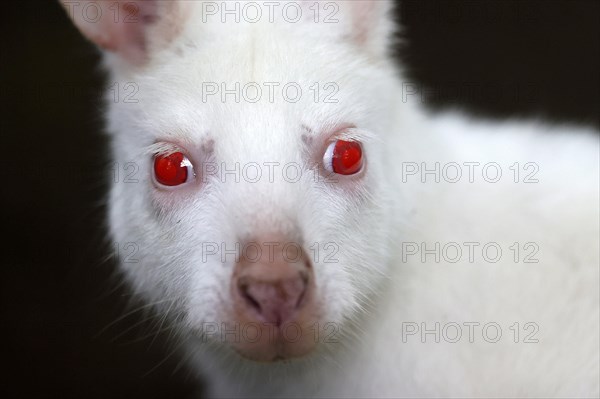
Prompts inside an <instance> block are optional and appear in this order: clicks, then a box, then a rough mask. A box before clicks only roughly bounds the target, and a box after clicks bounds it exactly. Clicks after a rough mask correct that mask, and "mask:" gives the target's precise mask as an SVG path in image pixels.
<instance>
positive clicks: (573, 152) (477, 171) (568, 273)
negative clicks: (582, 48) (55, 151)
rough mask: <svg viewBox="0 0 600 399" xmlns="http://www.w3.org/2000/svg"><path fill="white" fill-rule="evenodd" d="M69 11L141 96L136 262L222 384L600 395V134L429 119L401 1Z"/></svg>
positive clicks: (125, 128) (228, 388)
mask: <svg viewBox="0 0 600 399" xmlns="http://www.w3.org/2000/svg"><path fill="white" fill-rule="evenodd" d="M62 4H63V5H64V7H65V9H66V10H67V12H68V14H69V16H70V17H71V18H72V20H73V21H74V23H75V25H76V26H77V27H78V28H79V30H80V31H81V32H82V33H83V34H84V35H85V36H86V37H87V38H88V39H90V40H91V41H92V42H94V43H95V44H96V45H98V46H99V48H101V49H102V52H103V65H104V67H105V69H106V70H107V71H108V73H109V81H110V82H118V84H119V85H120V86H125V85H129V86H128V87H130V88H131V90H132V94H134V95H132V96H131V100H132V101H114V100H113V99H112V96H113V95H114V93H113V92H112V90H110V91H108V93H107V96H108V97H110V99H108V100H107V102H106V104H107V109H106V121H107V123H106V130H107V131H108V133H109V134H110V137H111V140H112V146H111V148H112V157H113V160H114V161H115V162H117V163H118V165H121V167H125V166H128V167H129V166H132V169H131V170H132V171H133V172H135V183H134V184H131V182H125V181H123V179H120V180H119V181H116V182H115V183H114V184H113V185H112V188H111V190H110V196H109V214H108V221H109V223H108V225H109V230H110V235H111V239H112V240H114V241H115V242H117V243H120V244H122V245H124V244H126V243H134V244H135V246H136V249H137V253H136V259H137V260H139V262H135V263H132V262H128V261H127V259H122V261H121V262H120V269H121V270H122V272H123V274H124V276H125V278H126V280H127V281H128V282H129V283H130V286H131V288H132V290H133V291H135V292H136V293H138V294H139V295H140V296H141V297H142V298H143V299H144V300H146V301H148V303H149V304H153V306H154V307H155V309H156V311H157V312H159V313H160V314H163V315H165V317H166V318H168V320H169V323H172V324H173V325H174V326H176V329H177V332H178V334H177V336H176V337H173V339H177V340H179V341H180V342H181V347H182V349H181V356H183V357H185V358H187V361H188V363H189V364H190V367H191V369H192V370H194V372H197V375H198V377H199V379H202V380H203V381H204V382H205V384H206V387H207V392H206V394H207V395H209V396H211V397H234V396H240V397H265V396H281V397H413V396H419V397H443V396H452V397H498V396H509V397H516V396H532V397H551V396H552V397H574V396H577V397H598V395H600V389H599V379H598V376H599V373H600V369H599V356H600V353H599V350H600V349H599V340H598V337H599V336H600V331H599V313H600V312H599V306H600V305H599V303H600V297H599V264H600V259H599V252H600V251H599V238H600V231H599V217H600V214H599V202H600V201H599V153H600V145H599V134H598V131H597V130H595V129H594V128H591V127H586V126H576V125H568V124H563V125H560V126H557V125H550V124H547V123H544V122H542V121H526V120H509V121H506V122H491V121H489V122H487V121H483V120H479V119H474V118H470V117H468V116H466V115H462V114H461V113H460V112H454V111H453V112H445V113H439V114H437V115H436V114H430V113H428V112H427V111H426V110H425V107H424V106H423V104H422V102H421V101H419V98H418V97H417V96H414V95H409V94H410V93H411V91H410V90H409V89H408V85H407V84H406V83H407V81H406V79H405V78H404V75H403V73H402V70H401V68H398V66H397V65H396V62H395V61H394V60H393V58H392V56H391V55H390V48H391V44H392V41H393V37H394V31H395V29H396V27H395V24H394V23H393V20H392V17H391V14H390V12H391V8H392V7H393V3H392V2H391V1H386V0H377V1H326V2H325V1H324V2H318V1H301V0H297V1H295V2H294V1H273V2H262V1H259V2H244V1H227V2H210V1H151V0H147V1H129V2H116V1H98V2H94V1H77V2H71V1H66V0H62ZM133 172H132V173H133Z"/></svg>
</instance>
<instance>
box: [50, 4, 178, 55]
mask: <svg viewBox="0 0 600 399" xmlns="http://www.w3.org/2000/svg"><path fill="white" fill-rule="evenodd" d="M60 2H61V4H62V5H63V7H64V8H65V9H66V11H67V14H68V15H69V17H70V18H71V20H73V22H74V23H75V26H77V28H78V29H79V30H80V31H81V33H82V34H83V35H84V36H85V37H86V38H88V39H89V40H91V41H92V42H94V43H95V44H96V45H97V46H98V47H100V48H102V49H104V50H107V51H110V52H114V53H116V54H117V55H119V56H120V57H122V58H123V59H125V60H126V61H128V62H130V63H131V64H134V65H141V64H143V63H144V62H145V61H146V60H147V59H148V56H149V53H150V51H151V50H153V49H155V48H157V47H160V46H164V45H166V44H167V43H168V42H170V41H171V40H172V39H173V38H175V36H176V35H177V33H178V32H179V30H180V29H181V26H182V25H183V19H184V18H185V13H184V10H182V8H183V4H182V3H185V2H180V1H176V0H170V1H158V0H137V1H131V0H129V1H91V0H83V1H82V0H79V1H69V0H60ZM155 31H156V33H153V32H155Z"/></svg>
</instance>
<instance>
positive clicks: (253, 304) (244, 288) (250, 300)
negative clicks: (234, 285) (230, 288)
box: [238, 283, 261, 313]
mask: <svg viewBox="0 0 600 399" xmlns="http://www.w3.org/2000/svg"><path fill="white" fill-rule="evenodd" d="M238 289H239V291H240V294H241V296H242V298H244V300H245V301H246V303H248V304H249V305H250V306H251V307H253V308H254V309H256V311H258V312H259V313H260V311H261V307H260V303H258V301H257V300H256V299H254V298H253V297H252V295H250V293H249V292H248V283H240V284H239V285H238Z"/></svg>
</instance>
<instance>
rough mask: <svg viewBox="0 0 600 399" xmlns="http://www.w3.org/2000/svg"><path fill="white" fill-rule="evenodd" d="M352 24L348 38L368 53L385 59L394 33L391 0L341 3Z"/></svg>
mask: <svg viewBox="0 0 600 399" xmlns="http://www.w3.org/2000/svg"><path fill="white" fill-rule="evenodd" d="M342 3H343V6H344V7H345V8H346V12H347V13H348V14H349V15H350V20H351V22H352V24H351V28H350V37H351V38H352V40H354V41H355V42H356V43H357V44H358V45H360V46H362V47H363V48H365V49H366V50H367V51H368V52H370V53H372V54H374V55H377V56H381V57H385V56H387V55H388V54H389V50H390V47H391V44H392V40H393V36H394V33H395V23H394V18H393V11H394V10H393V1H392V0H345V1H342Z"/></svg>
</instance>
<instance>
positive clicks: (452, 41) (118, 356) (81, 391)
mask: <svg viewBox="0 0 600 399" xmlns="http://www.w3.org/2000/svg"><path fill="white" fill-rule="evenodd" d="M399 11H400V15H401V21H402V23H403V25H404V31H403V34H402V38H403V40H404V45H403V46H401V47H399V51H398V53H399V54H400V55H401V56H402V57H403V61H404V64H405V66H406V67H407V70H408V71H409V77H410V80H411V82H413V83H415V84H417V85H418V86H419V87H420V88H421V90H422V91H423V92H426V93H428V94H427V95H426V96H425V97H424V101H425V102H427V104H428V105H429V106H431V107H432V109H443V108H444V107H447V106H449V105H450V106H460V107H464V108H465V109H468V110H469V111H471V112H476V113H478V114H481V115H482V116H485V117H494V118H503V117H507V116H512V115H517V116H524V117H530V116H534V117H539V116H541V117H543V118H550V119H551V120H554V121H575V122H587V123H592V124H594V125H595V126H599V125H600V122H599V119H598V118H599V115H598V110H599V109H600V93H599V91H600V83H599V74H600V61H599V57H600V48H599V37H600V31H599V25H600V24H599V18H600V2H597V1H552V0H550V1H539V2H538V1H492V2H485V1H481V2H480V1H434V2H432V1H406V2H403V3H402V5H401V6H400V7H399ZM0 19H1V21H2V28H1V29H2V32H1V35H0V40H1V41H2V45H1V48H0V51H1V55H0V57H1V58H0V68H1V75H0V79H1V101H2V102H1V106H2V114H1V118H0V133H1V138H2V140H1V142H2V153H1V155H0V156H1V157H2V158H1V163H0V166H1V168H0V178H1V179H2V184H0V186H1V187H2V196H1V203H0V209H2V215H1V221H2V227H3V236H2V237H3V239H2V241H3V245H2V248H3V250H2V271H1V281H2V303H1V308H2V315H1V323H2V329H1V331H2V334H3V336H4V338H3V339H2V341H1V343H2V349H1V352H2V356H1V359H2V363H3V368H4V369H5V370H8V373H5V372H4V373H2V374H3V377H4V378H6V380H5V382H3V383H2V390H3V391H6V392H7V393H8V394H9V396H10V397H13V396H22V397H23V396H31V395H32V394H35V395H36V396H43V397H47V396H60V397H114V396H118V397H125V396H127V397H142V396H143V397H145V398H156V397H171V398H175V397H186V396H188V395H190V393H191V392H193V387H194V385H193V380H192V379H191V378H190V377H189V371H188V370H186V369H185V367H179V368H177V366H178V363H179V362H178V359H176V356H171V357H168V355H169V354H170V353H171V350H170V349H171V346H170V345H169V343H168V341H167V339H166V338H167V336H168V332H166V333H162V334H158V335H156V334H154V332H155V331H156V329H157V325H158V322H157V319H156V318H152V317H150V319H149V320H147V321H144V319H145V318H146V317H148V315H144V314H142V313H141V312H137V313H134V314H132V315H129V316H126V317H124V318H122V319H121V320H119V321H116V322H115V320H118V319H119V317H122V316H123V315H124V314H126V313H127V311H128V310H127V308H126V304H127V301H128V299H129V298H130V295H129V294H128V291H127V289H126V287H123V286H122V285H120V282H121V281H120V279H119V278H118V276H117V277H115V276H114V270H115V266H114V263H113V261H112V259H111V258H110V257H109V256H108V255H107V254H109V253H110V245H109V244H107V243H106V242H107V240H106V239H105V238H104V237H105V229H104V227H103V224H104V210H105V208H104V202H105V193H106V188H107V184H108V180H109V177H110V173H111V172H110V163H109V160H108V158H107V156H106V155H107V152H106V139H105V138H104V136H103V135H102V134H101V127H102V119H101V116H102V114H101V107H100V103H99V94H100V93H101V90H102V82H103V77H102V74H101V73H100V72H99V71H98V68H97V64H98V60H99V57H98V54H97V52H96V51H95V49H94V48H93V46H91V45H90V44H89V43H87V42H86V41H85V40H84V39H83V38H82V37H80V35H79V33H78V32H77V31H76V29H75V28H74V27H73V26H72V24H71V23H70V21H69V20H68V19H67V17H66V14H65V13H64V12H63V10H62V9H61V8H60V7H59V5H58V2H56V1H18V2H17V1H10V2H3V4H2V14H1V16H0ZM111 322H115V323H114V324H112V325H110V323H111ZM106 326H108V327H107V328H106ZM165 359H166V360H165ZM2 396H3V397H7V396H5V395H2Z"/></svg>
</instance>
